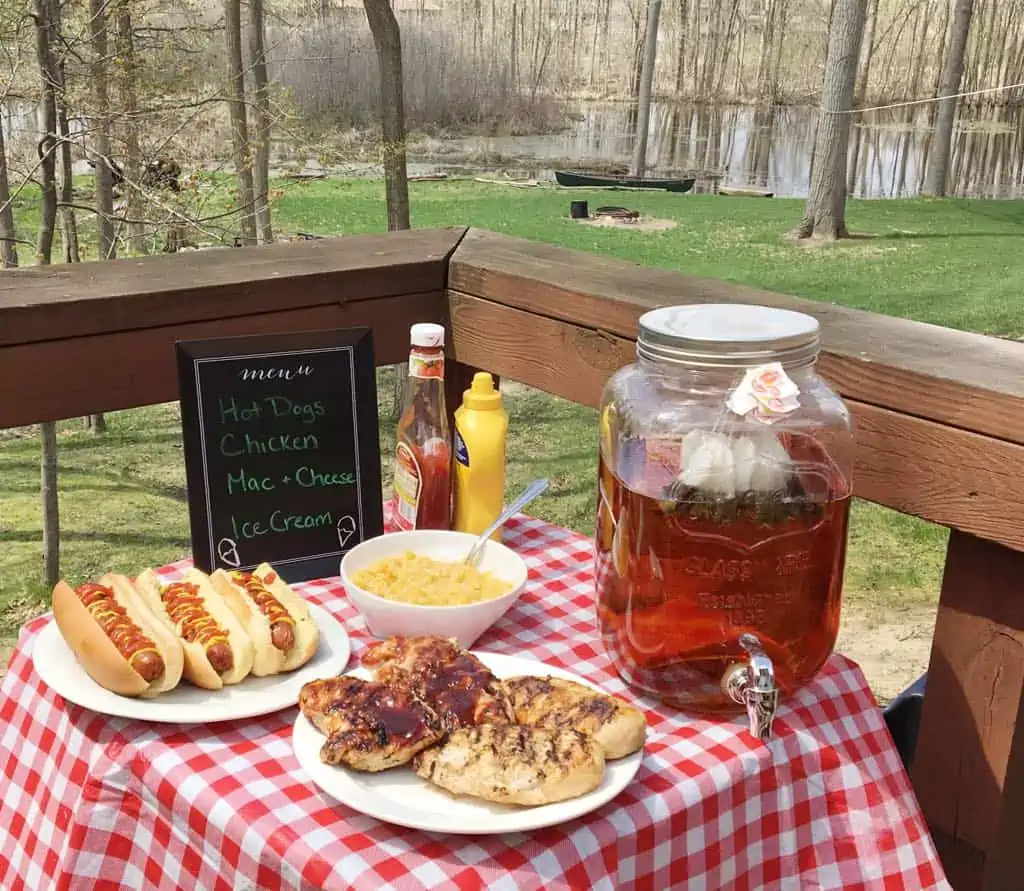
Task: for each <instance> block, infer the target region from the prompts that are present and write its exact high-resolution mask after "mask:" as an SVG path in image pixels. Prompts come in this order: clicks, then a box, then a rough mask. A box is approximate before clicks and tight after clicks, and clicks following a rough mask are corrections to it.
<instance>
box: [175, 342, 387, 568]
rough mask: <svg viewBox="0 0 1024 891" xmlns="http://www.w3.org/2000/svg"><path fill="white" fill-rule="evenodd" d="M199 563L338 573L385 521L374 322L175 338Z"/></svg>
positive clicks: (190, 507)
mask: <svg viewBox="0 0 1024 891" xmlns="http://www.w3.org/2000/svg"><path fill="white" fill-rule="evenodd" d="M177 354H178V375H179V385H180V394H181V419H182V427H183V430H184V441H185V470H186V476H187V479H188V495H189V514H190V520H191V525H192V550H193V559H194V561H195V564H196V566H198V567H199V568H200V569H202V570H204V571H205V572H212V571H213V570H215V569H220V568H224V569H252V568H254V567H256V566H258V565H259V564H260V563H262V562H264V561H266V562H268V563H271V564H272V565H273V566H274V567H275V568H276V569H277V570H278V572H280V573H281V575H282V576H283V577H284V578H285V579H286V580H287V581H289V582H297V581H305V580H307V579H311V578H318V577H323V576H333V575H337V574H338V564H339V561H340V559H341V556H342V555H343V554H344V553H345V551H347V550H349V549H350V548H352V547H354V546H355V545H356V544H358V543H359V542H361V541H363V540H364V539H366V538H371V537H373V536H374V535H379V534H380V533H381V532H382V531H383V517H382V513H383V511H382V506H381V480H380V446H379V443H378V440H377V386H376V376H375V374H374V362H373V339H372V332H371V331H370V330H369V329H368V328H349V329H344V330H337V331H309V332H295V333H288V334H271V335H257V336H252V337H228V338H217V339H211V340H192V341H179V342H178V343H177Z"/></svg>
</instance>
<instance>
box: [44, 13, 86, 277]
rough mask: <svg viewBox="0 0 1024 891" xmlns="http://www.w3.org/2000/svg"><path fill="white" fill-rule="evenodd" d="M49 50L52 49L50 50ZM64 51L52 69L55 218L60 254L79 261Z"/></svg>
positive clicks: (57, 26) (56, 28) (58, 27)
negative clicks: (56, 146) (56, 160)
mask: <svg viewBox="0 0 1024 891" xmlns="http://www.w3.org/2000/svg"><path fill="white" fill-rule="evenodd" d="M52 11H53V17H54V19H53V33H54V34H60V33H61V32H62V30H63V23H62V20H61V8H60V4H59V3H55V4H54V6H53V7H52ZM51 51H52V50H51ZM65 55H66V54H61V55H60V56H59V57H55V58H54V60H53V61H54V70H55V71H56V73H57V83H56V84H55V85H54V89H55V91H56V102H57V133H58V134H59V136H60V149H59V150H60V154H59V155H58V158H59V160H60V184H59V192H60V193H59V195H58V202H57V213H58V219H59V220H60V235H61V248H62V255H63V258H64V262H65V263H78V262H79V261H80V260H81V259H82V257H81V254H80V252H79V249H78V224H77V222H76V220H75V209H74V208H73V207H72V206H71V204H72V202H73V201H74V179H73V176H72V170H71V128H70V127H69V126H68V97H67V74H66V72H65V69H64V60H65Z"/></svg>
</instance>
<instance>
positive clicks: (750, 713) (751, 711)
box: [722, 634, 779, 742]
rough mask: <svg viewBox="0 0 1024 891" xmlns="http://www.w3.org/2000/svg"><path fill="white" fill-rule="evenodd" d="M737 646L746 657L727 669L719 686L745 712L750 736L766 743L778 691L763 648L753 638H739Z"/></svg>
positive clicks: (773, 671) (769, 736) (769, 733)
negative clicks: (744, 709) (748, 720)
mask: <svg viewBox="0 0 1024 891" xmlns="http://www.w3.org/2000/svg"><path fill="white" fill-rule="evenodd" d="M740 646H741V647H743V649H744V650H746V651H747V654H748V656H749V657H750V658H749V660H748V661H747V662H745V663H744V662H739V663H736V664H735V665H732V666H730V667H729V669H728V671H726V673H725V676H724V677H723V678H722V686H723V687H724V688H725V691H726V692H727V693H728V694H729V696H730V697H732V699H733V700H735V701H736V702H738V703H740V705H743V706H745V707H746V709H747V717H748V718H749V719H750V733H751V735H752V736H754V737H756V738H757V739H759V740H761V741H762V742H767V741H768V740H769V739H771V735H772V722H773V721H774V720H775V710H776V709H777V708H778V704H779V688H778V687H777V686H776V684H775V668H774V666H773V665H772V660H771V659H769V658H768V654H767V653H765V651H764V648H763V647H762V646H761V641H759V640H758V639H757V638H756V637H755V636H754V635H753V634H744V635H742V636H741V637H740Z"/></svg>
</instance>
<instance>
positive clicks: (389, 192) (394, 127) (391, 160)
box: [363, 0, 516, 418]
mask: <svg viewBox="0 0 1024 891" xmlns="http://www.w3.org/2000/svg"><path fill="white" fill-rule="evenodd" d="M363 8H364V9H365V10H366V19H367V21H368V22H369V24H370V31H371V33H372V34H373V43H374V46H375V47H376V48H377V62H378V64H379V66H380V117H381V131H382V135H383V139H384V190H385V193H386V200H387V208H388V231H389V232H393V231H395V230H398V229H408V228H410V225H409V176H408V171H407V170H406V158H405V98H404V93H403V85H402V34H401V31H400V30H399V27H398V20H397V19H396V18H395V13H394V11H393V10H392V9H391V3H390V0H363ZM515 9H516V8H515V7H513V10H512V12H513V24H514V17H515ZM513 30H514V29H513ZM513 42H514V41H513ZM407 375H408V368H407V367H406V366H405V365H404V364H399V365H396V366H395V383H394V391H393V392H394V406H393V411H394V417H395V418H397V417H398V415H399V413H400V412H401V411H402V396H403V390H404V387H405V380H406V376H407Z"/></svg>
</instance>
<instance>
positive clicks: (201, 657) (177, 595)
mask: <svg viewBox="0 0 1024 891" xmlns="http://www.w3.org/2000/svg"><path fill="white" fill-rule="evenodd" d="M135 585H136V587H137V588H138V590H139V593H140V594H141V595H142V597H143V598H144V599H145V601H146V603H147V605H148V606H149V608H150V609H151V610H152V612H153V613H154V614H155V615H156V617H157V618H158V619H159V620H160V621H161V622H162V623H163V624H164V626H165V627H166V628H167V629H169V630H170V631H172V632H173V633H174V634H175V635H176V636H177V638H178V639H179V640H180V641H181V645H182V649H183V651H184V656H185V667H184V674H185V677H186V678H187V679H188V680H190V681H191V682H192V683H193V684H195V685H196V686H197V687H203V688H205V689H207V690H219V689H220V688H221V687H223V686H225V685H228V684H237V683H238V682H239V681H241V680H243V679H244V678H245V677H247V676H248V674H249V673H250V672H251V671H252V667H253V659H254V656H255V650H254V647H253V642H252V640H251V639H250V637H249V635H248V633H247V632H246V630H245V628H243V627H242V624H241V623H240V622H239V621H238V619H237V618H235V614H234V613H233V612H232V610H231V609H230V607H228V605H227V604H226V603H225V602H224V599H223V598H222V597H221V596H220V594H218V593H217V591H216V589H215V588H214V587H213V585H212V584H210V580H209V578H208V577H207V576H206V575H204V574H203V573H202V572H200V571H199V570H198V569H190V570H189V571H188V572H187V573H186V574H185V577H184V578H183V579H182V580H181V581H176V582H163V581H161V580H160V579H158V578H157V576H156V574H155V573H154V572H153V571H152V570H146V571H145V572H144V573H142V575H140V576H139V577H138V578H137V579H136V580H135Z"/></svg>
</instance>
